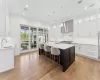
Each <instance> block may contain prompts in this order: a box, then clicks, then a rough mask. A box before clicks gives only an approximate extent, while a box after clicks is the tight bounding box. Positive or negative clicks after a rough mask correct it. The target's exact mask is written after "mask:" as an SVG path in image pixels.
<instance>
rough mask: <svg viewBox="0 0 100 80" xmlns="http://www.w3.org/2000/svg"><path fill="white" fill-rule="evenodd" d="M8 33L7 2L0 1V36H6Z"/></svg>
mask: <svg viewBox="0 0 100 80" xmlns="http://www.w3.org/2000/svg"><path fill="white" fill-rule="evenodd" d="M8 32H9V13H8V5H7V0H0V36H6V35H8Z"/></svg>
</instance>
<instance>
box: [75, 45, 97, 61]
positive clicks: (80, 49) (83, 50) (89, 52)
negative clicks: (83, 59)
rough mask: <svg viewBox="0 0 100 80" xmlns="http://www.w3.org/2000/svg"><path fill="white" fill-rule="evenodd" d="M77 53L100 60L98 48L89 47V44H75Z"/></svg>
mask: <svg viewBox="0 0 100 80" xmlns="http://www.w3.org/2000/svg"><path fill="white" fill-rule="evenodd" d="M74 45H75V53H76V54H80V55H84V56H87V57H90V58H96V59H97V58H98V46H96V45H87V44H74Z"/></svg>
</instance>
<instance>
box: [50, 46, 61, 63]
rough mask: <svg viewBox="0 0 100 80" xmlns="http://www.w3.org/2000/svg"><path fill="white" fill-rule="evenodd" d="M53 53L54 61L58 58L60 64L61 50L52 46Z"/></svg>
mask: <svg viewBox="0 0 100 80" xmlns="http://www.w3.org/2000/svg"><path fill="white" fill-rule="evenodd" d="M51 55H52V59H53V60H54V61H56V60H57V62H58V63H59V64H60V50H59V49H58V48H54V47H51Z"/></svg>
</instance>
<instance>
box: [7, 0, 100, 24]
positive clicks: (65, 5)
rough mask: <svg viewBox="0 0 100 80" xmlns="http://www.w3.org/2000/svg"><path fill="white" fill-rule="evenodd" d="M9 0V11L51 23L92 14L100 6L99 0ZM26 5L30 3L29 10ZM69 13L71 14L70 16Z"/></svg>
mask: <svg viewBox="0 0 100 80" xmlns="http://www.w3.org/2000/svg"><path fill="white" fill-rule="evenodd" d="M78 1H79V0H9V2H8V3H9V11H10V12H11V13H16V14H19V15H22V13H23V12H24V13H25V16H26V17H30V18H33V19H37V20H41V21H44V22H47V23H50V24H54V23H57V22H62V21H64V20H67V19H70V18H73V17H76V16H81V15H87V14H92V13H95V12H96V11H97V9H98V8H99V7H100V6H99V5H98V3H100V1H99V0H83V2H82V4H78ZM90 4H95V6H94V7H92V8H89V9H87V10H84V8H85V6H89V5H90ZM26 5H29V7H28V11H24V8H25V6H26ZM68 15H69V16H68Z"/></svg>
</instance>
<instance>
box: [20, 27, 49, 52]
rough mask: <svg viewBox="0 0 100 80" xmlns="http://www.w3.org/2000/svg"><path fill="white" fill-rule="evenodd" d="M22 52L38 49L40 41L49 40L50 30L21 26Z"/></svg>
mask: <svg viewBox="0 0 100 80" xmlns="http://www.w3.org/2000/svg"><path fill="white" fill-rule="evenodd" d="M20 36H21V53H25V52H30V51H34V50H38V44H39V43H45V42H47V41H48V30H47V29H42V28H36V27H31V26H29V27H25V26H21V35H20Z"/></svg>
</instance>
